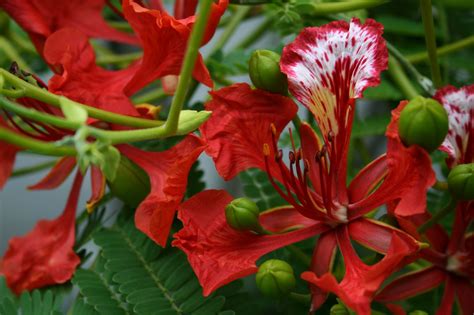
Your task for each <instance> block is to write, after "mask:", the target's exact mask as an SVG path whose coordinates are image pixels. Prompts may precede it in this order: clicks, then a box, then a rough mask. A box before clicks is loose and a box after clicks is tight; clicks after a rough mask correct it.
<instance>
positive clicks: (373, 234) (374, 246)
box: [348, 218, 419, 254]
mask: <svg viewBox="0 0 474 315" xmlns="http://www.w3.org/2000/svg"><path fill="white" fill-rule="evenodd" d="M348 228H349V234H350V235H351V238H352V239H353V240H355V241H356V242H358V243H360V244H362V245H363V246H365V247H367V248H370V249H371V250H373V251H376V252H378V253H382V254H387V252H388V251H389V249H390V246H391V244H392V242H393V236H394V235H397V237H398V238H400V239H402V240H403V241H404V242H405V244H407V245H409V246H410V247H411V248H412V250H413V251H416V250H417V249H419V243H418V242H417V241H416V240H415V239H414V238H413V237H411V236H410V235H408V234H407V233H405V232H403V231H401V230H399V229H396V228H394V227H392V226H390V225H388V224H384V223H382V222H379V221H376V220H371V219H367V218H360V219H358V220H354V221H352V222H350V223H349V224H348Z"/></svg>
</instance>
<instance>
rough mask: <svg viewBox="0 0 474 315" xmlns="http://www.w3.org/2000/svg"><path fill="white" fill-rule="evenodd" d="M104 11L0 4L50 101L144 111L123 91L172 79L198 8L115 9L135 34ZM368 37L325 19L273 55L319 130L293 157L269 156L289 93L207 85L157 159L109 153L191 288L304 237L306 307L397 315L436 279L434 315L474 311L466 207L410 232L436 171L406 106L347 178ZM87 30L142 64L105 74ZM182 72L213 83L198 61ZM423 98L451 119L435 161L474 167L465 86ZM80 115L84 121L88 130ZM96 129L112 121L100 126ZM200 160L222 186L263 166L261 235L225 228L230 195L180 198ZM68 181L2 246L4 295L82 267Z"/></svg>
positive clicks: (472, 93) (141, 222)
mask: <svg viewBox="0 0 474 315" xmlns="http://www.w3.org/2000/svg"><path fill="white" fill-rule="evenodd" d="M104 5H105V1H103V0H94V1H72V0H71V1H26V0H22V1H9V0H3V1H0V7H2V8H4V9H5V10H6V11H7V12H8V13H9V14H10V15H11V16H12V17H13V18H14V19H15V20H16V21H17V22H18V24H20V25H21V26H22V27H23V28H24V29H25V31H27V32H28V34H29V35H30V37H31V39H32V40H33V42H34V44H35V46H36V48H37V49H38V52H39V53H40V54H41V56H42V57H43V58H44V60H45V61H46V62H47V64H48V65H49V66H50V68H51V71H53V73H54V75H53V77H52V78H51V79H50V81H49V82H48V83H47V84H44V86H45V88H47V89H48V90H49V91H50V92H53V93H55V94H58V95H64V96H67V97H68V98H70V99H72V100H75V101H78V102H82V103H85V104H89V105H91V106H94V107H97V108H100V109H103V110H106V111H110V112H114V113H119V114H123V115H129V116H135V117H140V116H142V117H143V118H150V117H149V116H148V115H147V114H146V113H145V114H143V113H142V112H139V111H138V110H137V109H136V107H134V106H133V105H132V103H131V101H130V99H129V98H130V96H131V95H133V94H134V93H136V92H137V91H139V90H140V89H142V88H143V87H144V86H146V85H147V84H149V83H150V82H152V81H154V80H156V79H164V78H165V77H167V76H170V75H172V76H176V75H178V74H179V70H180V67H181V64H182V62H183V56H184V52H185V48H186V43H187V40H188V38H189V35H190V31H191V28H192V26H193V23H194V21H195V16H194V15H193V14H194V12H195V9H196V6H197V1H180V0H177V1H176V4H175V13H174V16H172V15H170V14H169V13H167V12H166V11H165V10H164V8H163V5H162V4H161V1H149V3H143V2H141V1H139V0H135V1H133V0H123V3H122V6H123V17H124V18H125V20H126V21H128V22H129V23H130V26H131V27H132V29H133V30H134V33H133V34H125V33H121V32H118V31H116V30H114V29H112V28H110V27H108V26H107V25H106V24H105V22H104V20H103V18H102V16H101V14H100V12H101V10H102V8H103V6H104ZM51 6H54V10H51V9H50V7H51ZM226 7H227V1H225V0H220V1H218V2H217V3H215V4H213V7H212V13H211V17H210V19H209V21H208V26H207V30H206V33H205V36H204V40H203V42H202V44H203V45H204V44H205V43H207V42H208V41H209V40H210V38H211V37H212V34H213V33H214V31H215V29H216V27H217V24H218V21H219V19H220V17H221V16H222V15H223V13H224V11H225V9H226ZM84 16H87V18H86V19H84V18H83V17H84ZM382 32H383V27H382V25H381V24H379V23H377V22H376V21H374V20H371V19H367V20H366V22H365V23H364V24H362V23H361V22H360V21H359V20H358V19H352V20H351V21H350V22H345V21H336V22H331V23H329V24H326V25H323V26H321V27H308V28H305V29H303V31H302V32H301V33H300V34H299V35H298V36H297V37H296V39H295V40H294V41H292V42H291V43H289V44H288V45H286V47H284V49H283V53H282V58H281V62H280V67H281V71H282V72H283V73H284V74H285V75H286V76H287V78H288V87H289V91H290V93H291V96H293V97H294V99H296V100H297V101H298V102H299V103H300V104H302V105H303V106H304V107H306V108H307V110H309V112H310V113H312V115H313V117H314V120H315V121H316V123H317V126H318V132H316V131H315V129H314V126H313V125H312V124H311V123H309V122H303V123H302V124H301V126H300V127H299V130H295V131H293V133H295V134H296V133H297V134H298V135H299V138H300V143H301V148H298V147H297V146H296V145H295V143H294V141H293V139H292V148H291V150H290V152H288V154H286V153H284V151H283V150H282V149H280V148H279V137H280V134H281V133H282V132H283V130H284V129H285V128H287V125H288V124H289V123H290V122H291V120H292V119H293V118H294V117H295V115H296V113H297V110H298V105H297V104H296V103H295V101H294V100H293V98H292V97H291V96H289V95H288V96H285V95H280V94H275V93H270V92H268V91H264V90H260V89H252V88H251V87H250V86H249V85H248V84H246V83H238V84H233V85H231V86H228V87H224V88H222V89H219V90H214V91H211V92H210V95H211V98H212V99H211V100H210V101H208V102H207V103H206V104H205V109H206V110H209V111H212V117H211V118H210V119H209V120H208V121H207V122H206V123H205V124H204V125H202V126H201V127H200V135H199V136H197V135H193V134H190V135H188V136H186V137H185V138H184V140H182V141H181V142H180V143H179V144H177V145H175V146H174V147H172V148H171V149H169V150H167V151H164V152H147V151H143V150H140V149H138V148H136V147H133V146H131V145H119V146H118V147H117V148H118V149H119V151H120V153H121V154H123V155H124V156H126V157H127V158H129V159H130V160H132V161H133V162H134V163H136V164H137V165H138V166H140V167H141V168H142V169H143V170H145V172H146V173H147V174H148V176H149V178H150V183H151V192H150V194H149V195H148V196H147V197H146V198H145V200H143V201H142V202H141V204H140V205H139V206H138V208H137V210H136V214H135V222H136V226H137V228H138V229H140V230H141V231H143V232H144V233H145V234H146V235H148V236H149V237H150V238H151V239H153V240H154V241H155V242H156V243H158V244H160V245H162V246H165V245H166V243H167V239H168V236H169V233H170V228H171V225H172V223H173V220H174V218H175V213H176V212H177V213H178V218H179V220H180V221H181V222H182V224H183V228H182V229H181V230H180V231H178V232H177V233H176V234H174V235H173V238H174V240H173V241H172V246H175V247H178V248H180V249H181V250H182V251H184V252H185V253H186V255H187V257H188V260H189V262H190V264H191V266H192V268H193V270H194V272H195V274H196V275H197V277H198V279H199V282H200V283H201V285H202V287H203V294H204V295H206V296H207V295H209V294H211V293H212V292H214V291H215V290H216V289H218V288H220V287H221V286H224V285H226V284H228V283H229V282H231V281H234V280H236V279H239V278H242V277H245V276H248V275H250V274H253V273H256V272H257V270H258V268H257V266H256V261H257V260H258V259H259V258H260V257H262V256H264V255H265V254H267V253H270V252H272V251H275V250H277V249H279V248H282V247H285V246H288V245H290V244H293V243H296V242H300V241H302V240H306V239H313V240H315V246H314V249H313V254H312V259H311V264H310V266H309V269H308V270H307V271H305V272H303V273H302V274H301V278H302V279H304V280H305V281H307V282H308V285H309V287H310V290H311V298H312V299H311V311H316V310H317V309H318V308H319V307H321V305H322V304H323V303H324V302H325V301H326V299H327V296H328V294H329V293H333V294H335V295H337V297H338V298H339V299H340V300H342V301H343V302H344V304H345V305H346V306H348V307H349V308H351V309H352V310H354V311H356V312H357V314H362V315H368V314H371V303H372V302H373V301H377V302H381V303H384V304H386V307H387V308H388V309H389V310H391V311H392V312H393V313H394V314H405V312H404V310H403V309H402V307H401V306H400V305H399V304H397V302H398V301H402V300H404V299H407V298H410V297H413V296H416V295H418V294H420V293H423V292H425V291H427V290H431V289H433V288H436V287H439V286H440V285H443V284H444V295H443V299H442V302H441V305H440V306H439V308H438V312H437V314H439V315H444V314H451V313H452V309H453V305H454V302H455V301H457V303H458V304H459V306H460V308H461V310H462V312H463V314H472V313H474V299H473V297H474V285H473V281H474V236H473V235H472V233H469V227H470V224H471V223H472V221H473V219H474V202H473V201H462V202H459V203H458V204H457V207H456V208H455V210H454V211H455V221H454V224H453V229H452V232H451V233H450V234H448V233H447V232H446V231H445V230H444V229H443V228H442V227H441V226H440V225H438V224H434V225H433V226H431V227H430V228H428V229H427V230H426V231H424V232H423V233H421V234H420V233H419V232H418V230H417V229H418V227H420V226H421V225H423V224H424V223H426V222H427V221H428V220H429V219H430V218H431V215H430V214H429V212H428V211H427V200H426V195H427V191H428V189H429V188H430V187H431V186H433V185H434V183H435V181H436V177H435V173H434V171H433V170H432V161H431V158H430V155H429V153H428V152H426V151H425V150H424V149H423V148H421V147H418V146H416V145H414V146H410V147H407V146H406V145H405V144H404V143H403V142H402V140H401V138H400V136H399V132H398V121H399V118H400V113H401V111H402V110H403V108H404V107H405V106H406V105H407V103H408V102H407V101H401V102H400V104H399V105H398V107H397V108H396V109H394V110H393V111H392V119H391V122H390V124H389V126H388V128H387V131H386V138H387V148H386V152H385V153H384V154H382V155H381V156H379V157H378V158H376V159H375V160H374V161H372V162H371V163H369V164H368V165H367V166H365V167H364V168H363V169H362V170H360V171H359V173H358V174H357V175H356V176H355V177H354V178H353V179H352V180H351V181H350V182H349V183H348V174H347V173H348V170H347V168H348V167H347V165H348V163H347V162H348V152H349V145H350V139H351V131H352V125H353V119H354V113H355V110H356V100H357V99H359V98H361V97H362V94H363V92H364V90H365V89H366V88H367V87H370V86H376V85H378V84H379V83H380V74H381V72H382V71H383V70H385V69H386V68H387V62H388V53H387V48H386V45H385V41H384V39H383V38H382ZM91 37H95V38H103V39H108V40H113V41H119V42H122V43H127V44H131V45H138V46H140V47H141V48H142V49H143V57H142V58H140V59H139V60H137V61H136V62H134V63H132V64H131V65H130V66H129V67H127V68H125V69H123V70H118V71H111V70H106V69H104V68H101V67H100V66H98V65H97V64H96V61H95V55H94V51H93V49H92V46H91V45H90V43H89V38H91ZM193 75H194V78H195V79H196V80H198V81H200V82H202V83H204V84H206V85H208V86H210V87H212V79H211V77H210V74H209V72H208V71H207V69H206V66H205V64H204V62H203V60H202V58H201V57H199V59H198V62H197V63H196V66H195V69H194V73H193ZM434 98H435V99H437V100H438V101H439V102H440V103H441V104H442V105H443V106H444V108H445V109H446V111H447V112H448V113H449V133H448V136H447V137H446V139H445V141H444V143H443V144H442V146H441V147H440V150H442V151H445V152H447V154H448V160H447V163H448V166H449V168H452V167H454V166H456V165H458V164H467V163H473V162H474V85H471V86H467V87H463V88H461V89H456V88H454V87H450V86H449V87H445V88H443V89H441V90H439V91H438V92H437V93H436V95H435V96H434ZM21 103H22V104H23V105H24V106H26V107H30V108H34V109H36V110H40V111H44V112H48V113H54V114H57V115H60V112H58V110H57V109H55V108H53V107H51V106H49V105H48V104H45V103H41V102H39V101H37V100H32V99H28V98H24V99H22V100H21ZM0 119H1V117H0ZM89 120H90V121H88V123H89V124H99V123H101V122H100V121H97V120H94V119H89ZM25 121H26V120H25ZM27 123H29V124H30V125H31V126H32V127H34V126H35V123H33V122H28V121H27ZM0 124H1V126H2V127H3V128H9V129H11V130H14V131H15V132H18V133H22V134H27V135H28V136H31V137H37V138H41V139H42V140H47V141H56V140H58V139H61V138H62V137H63V136H64V135H67V134H68V133H69V131H67V130H61V129H58V128H53V127H49V126H41V127H42V128H41V130H42V131H44V130H46V132H42V133H40V134H38V133H34V134H32V133H30V132H28V131H27V130H24V129H22V128H21V127H20V126H17V125H15V124H14V122H13V121H12V120H0ZM106 128H109V129H121V128H124V127H123V126H117V125H113V124H108V125H107V127H106ZM1 146H2V147H1V150H0V186H3V185H4V183H5V181H6V180H7V179H8V177H9V175H10V173H11V171H12V168H13V163H14V160H15V154H16V153H17V152H18V151H19V150H20V148H17V147H15V146H13V145H10V144H7V143H2V144H1ZM203 151H205V152H206V153H207V154H208V155H209V156H210V157H212V159H213V161H214V163H215V166H216V169H217V171H218V173H219V174H220V175H221V176H222V177H223V178H224V179H225V180H230V179H232V178H234V177H235V176H236V175H237V174H239V173H240V172H242V171H244V170H247V169H250V168H258V169H260V170H263V171H264V172H266V174H267V175H268V180H269V181H270V182H271V184H272V186H273V188H274V189H275V190H276V191H277V192H278V194H279V195H280V196H281V197H282V198H283V199H284V200H285V201H286V205H284V206H281V207H278V208H273V209H262V210H264V211H263V212H261V213H260V215H259V223H260V225H261V226H262V228H263V229H264V230H265V231H266V233H257V232H254V231H239V230H236V229H234V228H233V227H231V226H230V225H229V224H228V222H227V220H226V216H225V207H226V206H227V205H228V204H229V203H230V202H231V201H232V200H233V199H234V197H232V196H231V195H230V194H229V193H228V192H226V191H224V190H205V191H202V192H200V193H198V194H196V195H195V196H193V197H191V198H190V199H188V200H186V201H185V202H183V203H181V201H182V199H183V196H184V193H185V189H186V185H187V177H188V173H189V170H190V168H191V166H192V164H193V163H194V162H195V161H196V159H197V158H198V156H199V155H200V154H201V152H203ZM75 166H76V160H75V158H74V157H64V158H62V159H61V160H60V161H59V162H58V163H57V164H56V165H55V166H54V167H53V169H52V170H51V172H50V173H49V174H48V175H47V176H46V177H45V178H44V179H43V180H42V181H41V182H40V183H37V184H35V185H33V186H31V188H32V189H53V188H56V187H57V186H59V185H60V184H62V183H63V182H64V180H65V179H66V178H67V177H68V176H69V174H71V173H72V172H73V170H74V168H75ZM90 174H91V187H92V196H91V198H90V200H89V203H88V204H89V207H93V206H94V204H95V203H97V202H98V200H100V199H101V197H102V196H103V194H104V190H105V185H106V181H105V177H104V175H103V174H102V173H101V171H100V169H98V168H95V167H92V168H91V172H90ZM82 180H83V175H82V174H81V173H80V172H77V173H76V175H75V181H74V184H73V187H72V189H71V193H70V196H69V199H68V202H67V205H66V207H65V210H64V212H63V214H62V215H61V216H59V217H58V218H56V219H54V220H51V221H40V222H39V223H38V224H37V225H36V227H35V228H34V229H33V230H32V231H31V232H30V233H29V234H27V235H26V236H24V237H19V238H14V239H12V240H11V241H10V246H9V249H8V251H7V252H6V254H5V255H4V257H3V259H2V264H1V267H0V268H1V269H0V270H1V272H2V273H3V274H4V275H5V276H6V279H7V282H8V285H9V286H10V287H11V288H12V289H13V290H14V291H15V292H17V293H20V292H21V291H23V290H31V289H33V288H38V287H42V286H45V285H51V284H57V283H63V282H65V281H67V280H69V279H70V278H71V276H72V274H73V272H74V270H75V268H76V266H77V265H78V264H79V263H80V261H79V257H78V256H77V255H76V254H75V253H74V251H73V245H74V235H75V230H74V229H75V220H74V218H75V209H76V206H77V199H78V195H79V191H80V187H81V184H82ZM380 207H385V208H386V210H387V211H386V212H387V216H389V217H390V218H392V219H394V222H396V224H394V225H389V224H387V223H385V222H383V221H382V220H377V219H374V218H369V217H368V214H369V213H372V212H373V211H374V210H376V209H379V208H380ZM355 243H357V244H359V245H362V246H363V247H365V248H368V249H370V250H371V251H373V252H375V253H378V254H380V255H382V256H383V258H382V259H380V260H379V261H378V262H376V263H375V264H372V265H368V264H366V263H364V262H363V261H362V259H361V258H360V257H359V255H358V254H357V252H356V250H355V247H354V244H355ZM337 251H339V252H340V253H341V255H342V257H343V261H344V265H345V274H344V277H343V278H342V280H341V281H338V280H337V279H336V277H335V275H334V273H333V270H332V267H333V264H334V258H335V255H336V252H337ZM420 259H421V260H423V261H427V262H429V266H428V267H426V268H424V269H421V270H418V271H416V272H412V273H406V272H405V271H406V269H405V268H404V267H406V266H407V265H409V264H411V263H413V262H414V261H417V260H420ZM400 271H402V272H400ZM395 273H397V276H396V278H393V275H394V274H395ZM389 278H390V279H389ZM388 279H389V280H388ZM387 282H388V283H387Z"/></svg>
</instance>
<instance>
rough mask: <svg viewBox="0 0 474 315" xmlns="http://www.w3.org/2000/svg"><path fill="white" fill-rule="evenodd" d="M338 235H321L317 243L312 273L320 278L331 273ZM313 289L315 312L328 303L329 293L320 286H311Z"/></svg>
mask: <svg viewBox="0 0 474 315" xmlns="http://www.w3.org/2000/svg"><path fill="white" fill-rule="evenodd" d="M336 245H337V241H336V235H335V233H333V232H332V231H330V232H326V233H323V234H321V236H320V237H319V239H318V242H317V243H316V247H315V248H314V251H313V257H312V259H311V267H310V271H312V272H314V273H315V274H316V275H317V276H318V277H320V276H322V275H323V274H325V273H328V272H331V267H332V265H333V263H334V257H335V254H336ZM310 288H311V311H315V310H317V309H318V308H320V307H321V305H323V303H324V302H325V301H326V299H327V296H328V293H327V292H326V291H324V290H322V289H321V288H319V287H318V286H315V285H312V284H310Z"/></svg>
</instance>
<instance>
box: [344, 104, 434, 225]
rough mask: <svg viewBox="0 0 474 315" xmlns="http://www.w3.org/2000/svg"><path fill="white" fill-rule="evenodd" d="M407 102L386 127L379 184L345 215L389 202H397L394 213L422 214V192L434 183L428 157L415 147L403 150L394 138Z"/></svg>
mask: <svg viewBox="0 0 474 315" xmlns="http://www.w3.org/2000/svg"><path fill="white" fill-rule="evenodd" d="M407 103H408V102H407V101H403V102H401V103H400V105H399V106H398V107H397V108H396V109H394V110H393V111H392V120H391V122H390V124H389V125H388V128H387V132H386V136H387V138H388V149H387V157H386V159H387V165H388V173H387V176H386V177H385V180H384V182H383V183H382V185H381V186H380V187H379V188H378V189H377V190H376V191H375V192H374V193H372V194H371V195H369V196H368V197H367V198H364V199H362V200H360V201H358V202H356V203H353V204H350V205H349V210H350V211H349V216H350V217H352V218H354V217H358V216H360V215H362V214H365V213H367V212H369V211H371V210H373V209H375V208H377V207H378V206H380V205H383V204H386V203H387V202H389V201H397V204H396V206H395V208H394V210H393V211H394V213H395V215H397V216H411V215H416V214H420V213H424V212H425V211H426V193H427V191H428V189H429V188H430V187H431V186H433V184H434V183H435V181H436V176H435V174H434V172H433V170H432V168H431V159H430V156H429V154H428V153H427V152H426V151H425V150H423V149H422V148H420V147H418V146H410V147H408V148H407V147H406V146H405V145H404V144H403V143H402V141H401V140H400V137H399V135H398V120H399V118H400V112H401V111H402V109H403V108H404V107H405V106H406V104H407Z"/></svg>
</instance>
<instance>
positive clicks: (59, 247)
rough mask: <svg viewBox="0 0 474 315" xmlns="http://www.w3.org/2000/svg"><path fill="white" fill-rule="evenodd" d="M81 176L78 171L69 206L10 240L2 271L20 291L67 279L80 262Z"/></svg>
mask: <svg viewBox="0 0 474 315" xmlns="http://www.w3.org/2000/svg"><path fill="white" fill-rule="evenodd" d="M81 184H82V176H81V175H80V174H77V175H76V178H75V180H74V183H73V187H72V189H71V193H70V195H69V198H68V201H67V203H66V207H65V209H64V211H63V213H62V214H61V215H60V216H59V217H57V218H56V219H54V220H42V221H39V222H38V223H37V224H36V226H35V227H34V229H33V230H32V231H31V232H29V233H28V234H27V235H25V236H23V237H17V238H13V239H11V240H10V243H9V247H8V250H7V252H6V253H5V256H4V257H3V260H2V263H1V266H0V268H1V270H0V273H2V274H4V275H5V278H6V280H7V284H8V286H9V287H10V288H11V289H12V290H13V292H15V293H17V294H19V293H21V292H22V291H24V290H32V289H35V288H39V287H43V286H47V285H53V284H59V283H64V282H66V281H67V280H69V279H70V278H71V276H72V274H73V273H74V271H75V269H76V267H77V265H78V264H79V263H80V260H79V257H78V256H77V255H76V254H75V252H74V250H73V246H74V234H75V223H76V215H75V214H76V207H77V200H78V197H79V192H80V189H81Z"/></svg>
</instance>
